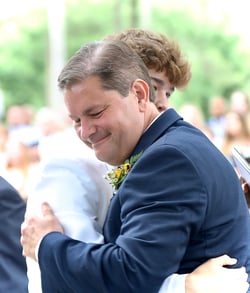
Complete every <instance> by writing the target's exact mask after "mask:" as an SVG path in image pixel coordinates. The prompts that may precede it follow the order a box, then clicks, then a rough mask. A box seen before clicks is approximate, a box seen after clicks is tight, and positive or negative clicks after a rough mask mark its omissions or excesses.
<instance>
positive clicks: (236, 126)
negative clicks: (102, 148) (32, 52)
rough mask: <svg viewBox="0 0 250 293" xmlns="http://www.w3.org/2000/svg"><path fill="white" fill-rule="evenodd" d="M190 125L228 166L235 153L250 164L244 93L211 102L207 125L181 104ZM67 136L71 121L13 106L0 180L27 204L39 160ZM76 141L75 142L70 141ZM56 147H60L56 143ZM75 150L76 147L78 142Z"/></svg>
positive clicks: (3, 134) (2, 129)
mask: <svg viewBox="0 0 250 293" xmlns="http://www.w3.org/2000/svg"><path fill="white" fill-rule="evenodd" d="M178 112H179V113H180V115H181V116H182V117H183V118H184V119H185V120H186V121H188V122H190V123H191V124H193V125H195V126H196V127H197V128H199V129H200V130H201V131H203V132H204V133H205V134H206V135H207V136H208V138H209V139H211V141H212V142H213V143H214V144H215V145H216V146H217V147H218V148H219V149H220V150H221V152H222V153H223V154H224V155H225V156H226V157H227V158H228V159H229V160H230V161H231V149H232V147H236V148H237V149H238V150H239V151H240V152H241V153H242V154H243V156H244V157H246V158H247V159H248V160H249V161H250V101H249V97H248V96H247V95H246V94H245V93H244V92H243V91H235V92H233V93H232V94H231V96H230V98H229V99H226V97H223V96H214V97H211V99H210V104H209V109H208V113H209V116H208V118H207V119H206V118H205V115H204V113H203V112H202V110H201V109H200V108H199V107H198V106H196V105H194V104H190V103H187V104H184V105H183V106H182V107H181V108H180V109H179V111H178ZM69 130H70V132H71V131H72V133H71V135H72V137H73V136H75V134H73V132H74V131H73V130H72V128H71V121H70V120H69V118H68V117H67V116H66V115H65V114H64V113H58V112H57V111H54V110H52V109H50V108H46V107H45V108H42V109H40V110H39V111H37V112H35V111H34V109H33V108H32V107H31V106H30V105H13V106H11V107H10V108H9V109H8V110H7V112H6V119H5V122H2V123H1V124H0V172H1V173H0V174H1V176H2V177H3V178H4V179H6V180H7V181H8V182H9V183H10V184H12V185H13V186H14V187H15V188H16V189H17V190H18V191H19V193H20V195H21V196H22V198H23V200H24V201H26V200H27V198H28V195H29V193H30V192H31V190H32V189H33V188H34V185H35V184H36V182H37V179H38V178H37V176H38V174H39V173H38V172H39V167H40V162H41V159H42V158H44V157H46V156H48V154H53V155H55V154H56V153H57V152H60V151H61V150H62V149H64V152H65V149H66V148H67V144H65V142H66V141H67V142H68V143H71V144H72V143H76V141H74V142H73V141H72V140H71V138H70V139H68V140H65V139H63V140H62V143H61V144H60V140H58V139H57V143H54V142H55V140H52V138H54V137H55V136H57V138H58V137H59V136H58V134H62V133H63V134H65V132H67V131H69ZM75 137H76V136H75ZM58 141H59V142H58ZM79 145H80V141H79Z"/></svg>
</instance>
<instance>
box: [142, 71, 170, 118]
mask: <svg viewBox="0 0 250 293" xmlns="http://www.w3.org/2000/svg"><path fill="white" fill-rule="evenodd" d="M148 72H149V75H150V77H151V82H152V85H153V87H154V89H155V102H154V104H155V105H156V107H157V109H158V111H159V112H163V111H165V110H166V109H167V108H168V107H169V102H168V99H169V97H170V96H171V94H172V93H173V92H174V86H173V85H172V84H171V83H170V82H169V80H168V78H167V77H166V75H165V73H164V72H157V71H155V70H153V69H150V70H149V71H148Z"/></svg>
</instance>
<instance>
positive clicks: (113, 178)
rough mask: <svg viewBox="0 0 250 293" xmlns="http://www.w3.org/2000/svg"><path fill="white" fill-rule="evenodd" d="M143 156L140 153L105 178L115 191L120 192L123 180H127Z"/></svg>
mask: <svg viewBox="0 0 250 293" xmlns="http://www.w3.org/2000/svg"><path fill="white" fill-rule="evenodd" d="M141 155H142V152H140V153H139V154H137V155H135V156H132V157H131V158H130V159H128V160H126V161H125V162H124V164H122V165H121V166H118V167H117V168H116V169H114V170H112V171H110V172H108V174H107V176H105V179H107V180H109V182H110V184H112V186H113V187H114V190H115V191H117V190H118V188H119V187H120V185H121V184H122V182H123V180H124V179H125V177H126V175H127V174H128V172H129V171H130V170H131V168H132V167H133V165H134V163H135V162H136V161H137V160H138V159H139V157H140V156H141Z"/></svg>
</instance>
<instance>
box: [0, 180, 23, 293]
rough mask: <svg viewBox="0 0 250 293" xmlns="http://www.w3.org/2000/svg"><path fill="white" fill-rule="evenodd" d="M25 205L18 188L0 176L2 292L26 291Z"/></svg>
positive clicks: (0, 272)
mask: <svg viewBox="0 0 250 293" xmlns="http://www.w3.org/2000/svg"><path fill="white" fill-rule="evenodd" d="M25 208H26V205H25V203H24V201H23V200H22V199H21V197H20V196H19V194H18V193H17V191H16V190H15V189H14V188H13V186H11V185H10V184H9V183H8V182H7V181H6V180H5V179H4V178H3V177H1V176H0V222H1V225H0V237H1V241H0V291H1V292H6V293H12V292H13V293H27V292H28V280H27V268H26V263H25V258H24V257H23V255H22V247H21V243H20V236H21V235H20V226H21V223H22V221H23V218H24V213H25Z"/></svg>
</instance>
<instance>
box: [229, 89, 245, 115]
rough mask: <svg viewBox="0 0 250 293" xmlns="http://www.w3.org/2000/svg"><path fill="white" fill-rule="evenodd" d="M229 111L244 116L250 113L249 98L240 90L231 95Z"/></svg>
mask: <svg viewBox="0 0 250 293" xmlns="http://www.w3.org/2000/svg"><path fill="white" fill-rule="evenodd" d="M229 110H230V111H235V112H238V113H240V114H242V115H246V114H248V113H249V111H250V102H249V97H248V95H247V94H246V93H244V92H243V91H241V90H236V91H234V92H232V93H231V96H230V104H229Z"/></svg>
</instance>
